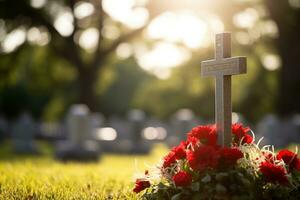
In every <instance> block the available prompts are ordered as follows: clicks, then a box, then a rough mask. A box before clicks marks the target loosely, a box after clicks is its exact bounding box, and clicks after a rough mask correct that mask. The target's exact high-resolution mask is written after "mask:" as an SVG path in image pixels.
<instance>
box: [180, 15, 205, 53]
mask: <svg viewBox="0 0 300 200" xmlns="http://www.w3.org/2000/svg"><path fill="white" fill-rule="evenodd" d="M179 27H180V28H179ZM178 31H179V34H180V35H181V39H182V42H183V43H184V44H185V45H186V46H187V47H189V48H198V47H201V45H202V44H203V41H204V39H205V35H206V31H207V27H206V24H205V23H204V22H203V21H202V20H200V19H199V18H197V16H194V15H192V14H190V13H184V14H182V15H181V16H180V17H179V22H178Z"/></svg>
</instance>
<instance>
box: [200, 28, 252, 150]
mask: <svg viewBox="0 0 300 200" xmlns="http://www.w3.org/2000/svg"><path fill="white" fill-rule="evenodd" d="M246 72H247V64H246V57H231V34H230V33H220V34H217V35H216V42H215V59H214V60H207V61H203V62H201V76H202V77H207V76H215V77H216V82H215V88H216V89H215V120H216V125H217V133H218V144H219V145H221V146H230V144H231V137H232V136H231V123H232V120H231V75H236V74H242V73H246Z"/></svg>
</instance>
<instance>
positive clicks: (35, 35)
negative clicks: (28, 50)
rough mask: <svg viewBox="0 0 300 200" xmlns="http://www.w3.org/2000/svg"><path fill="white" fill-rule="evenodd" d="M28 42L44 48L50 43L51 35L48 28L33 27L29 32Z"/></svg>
mask: <svg viewBox="0 0 300 200" xmlns="http://www.w3.org/2000/svg"><path fill="white" fill-rule="evenodd" d="M27 40H28V41H29V42H30V43H32V44H36V45H39V46H44V45H46V44H48V43H49V41H50V35H49V33H48V32H47V30H46V28H43V27H40V28H38V27H32V28H30V29H29V30H28V31H27Z"/></svg>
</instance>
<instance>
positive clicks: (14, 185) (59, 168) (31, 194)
mask: <svg viewBox="0 0 300 200" xmlns="http://www.w3.org/2000/svg"><path fill="white" fill-rule="evenodd" d="M39 146H40V147H42V148H41V149H42V153H41V155H35V156H33V155H15V154H13V153H11V145H10V144H9V142H5V143H4V144H3V143H2V144H1V150H0V199H1V200H2V199H3V200H4V199H5V200H7V199H26V200H33V199H60V200H64V199H68V200H70V199H101V200H102V199H129V200H132V199H138V197H137V196H136V195H135V194H134V193H133V192H132V188H133V185H134V184H133V180H134V179H133V175H134V173H136V172H142V169H144V168H145V167H148V165H153V164H155V163H157V162H158V161H159V159H160V158H161V157H162V156H163V155H164V154H165V153H166V152H167V148H166V147H165V146H164V145H161V144H159V145H157V146H155V148H153V150H152V152H151V153H150V154H149V155H146V156H139V155H113V154H105V155H102V157H101V158H100V160H99V161H98V162H90V163H80V162H66V163H63V162H59V161H57V160H55V159H54V158H53V149H52V147H51V145H49V144H47V143H43V142H42V143H39Z"/></svg>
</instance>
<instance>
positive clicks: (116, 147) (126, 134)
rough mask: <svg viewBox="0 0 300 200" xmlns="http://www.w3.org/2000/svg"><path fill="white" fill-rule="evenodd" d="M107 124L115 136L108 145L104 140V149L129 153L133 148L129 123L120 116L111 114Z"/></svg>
mask: <svg viewBox="0 0 300 200" xmlns="http://www.w3.org/2000/svg"><path fill="white" fill-rule="evenodd" d="M108 126H109V127H110V128H111V129H110V132H113V130H114V131H115V133H116V135H117V136H116V138H115V140H114V141H112V142H111V143H113V145H109V143H107V142H106V143H107V144H105V151H109V152H114V153H130V151H131V149H132V148H133V147H132V145H133V143H132V141H131V127H130V123H129V122H128V121H127V120H124V119H121V118H120V117H116V116H112V117H110V119H109V123H108ZM107 130H108V129H107Z"/></svg>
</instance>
